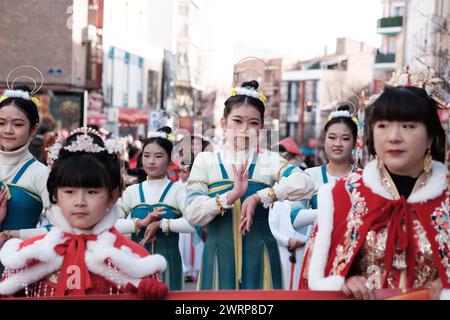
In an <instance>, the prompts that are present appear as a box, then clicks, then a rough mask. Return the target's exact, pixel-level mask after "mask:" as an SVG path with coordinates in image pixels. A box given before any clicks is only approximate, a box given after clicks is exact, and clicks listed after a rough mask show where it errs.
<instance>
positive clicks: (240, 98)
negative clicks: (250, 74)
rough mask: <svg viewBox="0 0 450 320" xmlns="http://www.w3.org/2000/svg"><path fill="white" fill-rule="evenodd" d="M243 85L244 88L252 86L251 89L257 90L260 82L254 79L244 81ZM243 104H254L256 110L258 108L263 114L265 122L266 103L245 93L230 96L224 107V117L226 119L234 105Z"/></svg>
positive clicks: (262, 121) (262, 119)
mask: <svg viewBox="0 0 450 320" xmlns="http://www.w3.org/2000/svg"><path fill="white" fill-rule="evenodd" d="M241 87H243V88H245V87H250V88H251V89H255V90H257V89H258V87H259V83H258V81H256V80H252V81H248V82H244V83H243V84H242V85H241ZM243 104H249V105H252V106H253V107H255V108H256V110H258V112H259V114H260V115H261V123H262V124H264V111H265V109H266V108H265V106H264V103H263V102H262V101H261V100H260V99H258V98H254V97H250V96H245V95H239V94H238V95H236V96H231V97H229V98H228V99H227V100H226V101H225V108H224V109H223V117H224V118H225V119H226V118H227V117H228V115H229V114H230V113H231V111H232V110H233V108H234V107H236V106H241V105H243Z"/></svg>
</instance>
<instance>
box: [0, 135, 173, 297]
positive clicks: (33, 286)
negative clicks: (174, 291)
mask: <svg viewBox="0 0 450 320" xmlns="http://www.w3.org/2000/svg"><path fill="white" fill-rule="evenodd" d="M115 149H116V148H115V145H112V144H111V143H109V144H105V143H104V142H103V140H102V138H101V137H100V136H99V135H97V133H96V132H95V131H94V130H90V129H88V128H82V129H77V130H75V131H74V132H72V133H71V135H70V136H69V138H68V139H67V141H66V143H65V145H64V146H61V145H60V150H59V152H58V157H57V159H56V161H55V162H54V163H53V167H52V170H51V172H50V175H49V178H48V181H47V189H48V192H49V196H50V200H51V202H52V203H53V204H55V205H54V206H52V208H51V209H49V210H48V213H47V215H48V218H49V220H50V221H51V223H52V225H53V228H52V229H51V230H50V231H49V232H48V233H46V234H44V235H40V236H38V237H34V238H30V239H27V240H19V239H11V240H9V241H8V242H6V243H5V245H4V246H3V248H2V250H1V251H0V261H1V262H2V264H3V265H4V266H5V272H4V274H3V277H2V280H1V282H0V294H1V295H2V296H28V297H42V296H47V297H48V296H55V297H59V296H64V295H81V296H82V295H92V294H121V293H137V294H139V295H140V296H141V297H143V298H147V299H158V298H163V297H164V296H165V295H166V293H167V290H168V289H167V286H166V285H164V284H163V283H161V282H160V281H159V280H158V279H157V277H158V275H160V274H161V272H162V271H163V270H164V269H165V267H166V261H165V259H164V258H163V257H162V256H160V255H152V256H149V255H148V253H147V252H146V250H145V249H143V248H142V247H140V246H139V245H137V244H136V243H134V242H132V241H131V240H128V239H126V238H125V237H123V236H122V235H121V234H120V233H119V232H118V231H117V230H116V229H115V228H114V224H115V223H116V221H117V219H118V217H119V213H120V210H119V209H118V207H117V205H115V202H116V200H117V198H118V197H119V196H120V190H121V178H120V165H119V160H118V157H117V155H116V154H115Z"/></svg>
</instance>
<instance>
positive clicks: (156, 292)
mask: <svg viewBox="0 0 450 320" xmlns="http://www.w3.org/2000/svg"><path fill="white" fill-rule="evenodd" d="M168 292H169V288H168V287H167V285H166V284H164V283H163V282H160V281H158V280H156V279H155V278H145V279H142V280H141V282H139V287H138V290H137V294H138V296H139V297H140V298H142V299H145V300H161V299H164V298H165V297H166V295H167V293H168Z"/></svg>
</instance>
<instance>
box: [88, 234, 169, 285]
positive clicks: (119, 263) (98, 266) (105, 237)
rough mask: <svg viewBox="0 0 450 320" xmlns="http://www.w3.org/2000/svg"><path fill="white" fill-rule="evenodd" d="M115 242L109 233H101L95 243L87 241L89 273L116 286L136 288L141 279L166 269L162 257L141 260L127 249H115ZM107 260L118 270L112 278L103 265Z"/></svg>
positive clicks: (165, 263) (156, 255)
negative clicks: (133, 286)
mask: <svg viewBox="0 0 450 320" xmlns="http://www.w3.org/2000/svg"><path fill="white" fill-rule="evenodd" d="M115 241H116V236H115V235H114V234H112V233H111V232H104V233H102V234H101V235H99V236H98V239H97V241H88V243H87V250H86V265H87V266H88V269H89V270H90V271H92V272H94V273H96V274H98V275H100V276H102V277H104V278H106V279H108V280H110V281H112V282H114V283H116V284H117V285H122V286H123V285H126V284H127V283H132V284H133V285H135V286H137V284H138V283H139V281H140V280H141V278H144V277H147V276H150V275H153V274H155V273H156V272H163V271H164V270H165V269H166V267H167V262H166V260H165V259H164V257H163V256H161V255H159V254H154V255H150V256H147V257H144V258H141V257H139V256H138V255H136V254H133V253H132V252H130V250H128V249H127V248H120V249H119V248H115V247H114V242H115ZM108 258H109V259H110V260H111V263H112V264H113V265H114V266H116V267H117V268H118V269H119V270H120V271H118V272H114V275H113V278H111V269H110V268H109V267H108V266H107V265H106V263H105V260H106V259H108Z"/></svg>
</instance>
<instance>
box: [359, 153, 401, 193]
mask: <svg viewBox="0 0 450 320" xmlns="http://www.w3.org/2000/svg"><path fill="white" fill-rule="evenodd" d="M362 179H363V181H364V184H365V185H366V186H367V187H368V188H369V189H370V190H372V192H373V193H375V194H377V195H379V196H382V197H383V198H386V199H390V200H393V199H394V197H393V196H392V195H391V194H390V193H389V191H387V190H386V188H385V187H383V185H382V184H381V177H380V173H379V172H378V168H377V160H373V161H370V162H369V163H368V164H367V165H366V167H365V168H364V170H363V174H362Z"/></svg>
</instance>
